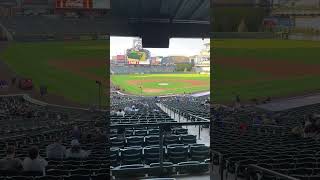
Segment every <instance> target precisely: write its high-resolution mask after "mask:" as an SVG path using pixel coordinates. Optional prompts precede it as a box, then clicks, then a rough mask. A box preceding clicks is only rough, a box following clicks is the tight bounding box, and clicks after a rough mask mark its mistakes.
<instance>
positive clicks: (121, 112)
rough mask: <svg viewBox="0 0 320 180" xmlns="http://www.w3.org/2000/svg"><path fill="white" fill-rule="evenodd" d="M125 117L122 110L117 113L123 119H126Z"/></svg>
mask: <svg viewBox="0 0 320 180" xmlns="http://www.w3.org/2000/svg"><path fill="white" fill-rule="evenodd" d="M124 115H125V112H124V111H122V109H119V110H118V111H117V116H122V117H124Z"/></svg>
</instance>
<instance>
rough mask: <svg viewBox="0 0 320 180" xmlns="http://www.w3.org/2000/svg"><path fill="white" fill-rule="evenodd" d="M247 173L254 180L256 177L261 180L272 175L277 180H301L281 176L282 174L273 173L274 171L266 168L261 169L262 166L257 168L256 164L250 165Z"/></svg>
mask: <svg viewBox="0 0 320 180" xmlns="http://www.w3.org/2000/svg"><path fill="white" fill-rule="evenodd" d="M247 171H248V172H249V173H250V174H249V175H250V176H249V178H250V179H251V178H253V177H252V176H256V177H258V180H260V179H261V178H262V177H263V175H270V176H272V177H275V178H276V180H278V179H279V180H280V179H281V180H299V179H297V178H294V177H291V176H287V175H285V174H281V173H278V172H276V171H272V170H269V169H266V168H263V167H260V166H257V165H254V164H250V165H249V166H248V169H247Z"/></svg>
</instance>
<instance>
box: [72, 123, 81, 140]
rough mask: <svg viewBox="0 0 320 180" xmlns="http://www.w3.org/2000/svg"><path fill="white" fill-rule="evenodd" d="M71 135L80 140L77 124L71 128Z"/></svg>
mask: <svg viewBox="0 0 320 180" xmlns="http://www.w3.org/2000/svg"><path fill="white" fill-rule="evenodd" d="M72 137H73V138H74V139H77V140H80V138H81V132H80V129H79V127H78V126H74V128H73V130H72Z"/></svg>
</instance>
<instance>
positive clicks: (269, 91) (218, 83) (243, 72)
mask: <svg viewBox="0 0 320 180" xmlns="http://www.w3.org/2000/svg"><path fill="white" fill-rule="evenodd" d="M211 46H212V48H211V49H212V52H211V54H212V55H213V56H212V58H213V63H212V64H213V67H214V68H213V69H214V73H213V79H214V81H213V82H212V83H213V86H212V87H213V91H212V92H213V93H212V98H213V99H214V101H215V102H217V103H229V102H232V101H234V97H235V94H239V95H240V98H241V99H242V100H247V101H248V100H251V99H253V98H258V99H263V98H266V97H268V96H270V97H275V98H279V97H290V96H295V95H302V94H305V93H311V92H318V91H319V89H320V84H319V82H320V73H319V74H316V73H313V74H308V70H307V69H305V67H310V65H311V66H314V67H316V66H319V67H320V53H319V47H320V42H316V41H292V40H239V39H229V40H225V39H217V40H214V41H212V42H211ZM224 59H233V60H236V61H239V62H237V64H239V63H241V62H242V61H246V60H247V59H250V60H254V61H257V62H259V63H266V62H268V63H272V65H270V67H263V68H269V69H272V68H274V69H279V68H280V69H281V70H282V71H284V72H285V71H288V69H290V66H292V64H295V66H299V65H300V66H301V71H303V72H304V73H302V74H301V75H299V76H297V75H290V74H285V73H284V74H283V75H274V74H272V73H271V72H270V73H268V72H266V71H264V72H262V71H259V70H258V69H253V68H246V67H243V66H241V67H240V66H232V65H229V66H228V65H225V64H223V61H224ZM284 62H285V63H287V64H288V66H285V67H283V66H278V64H280V63H284ZM298 71H300V70H298ZM319 71H320V69H319ZM292 74H294V73H292Z"/></svg>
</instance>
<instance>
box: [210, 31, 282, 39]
mask: <svg viewBox="0 0 320 180" xmlns="http://www.w3.org/2000/svg"><path fill="white" fill-rule="evenodd" d="M211 38H218V39H279V38H280V36H279V35H278V34H275V33H272V32H244V33H241V32H213V33H212V34H211Z"/></svg>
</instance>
